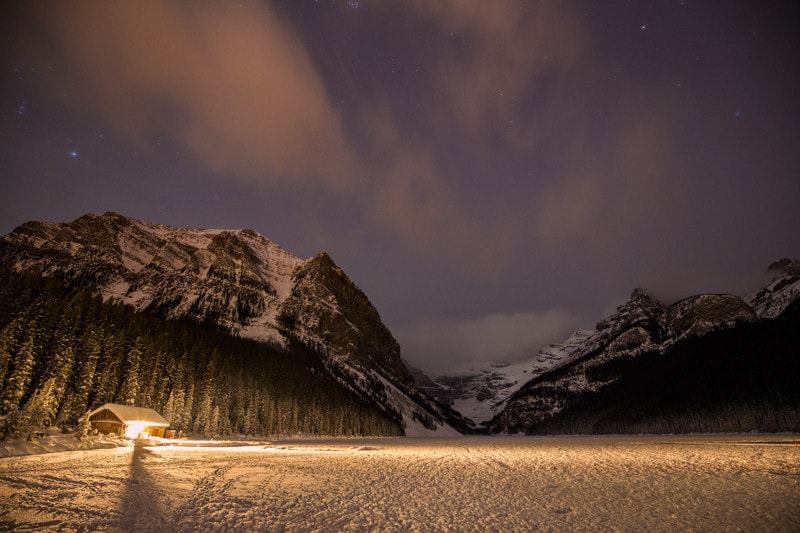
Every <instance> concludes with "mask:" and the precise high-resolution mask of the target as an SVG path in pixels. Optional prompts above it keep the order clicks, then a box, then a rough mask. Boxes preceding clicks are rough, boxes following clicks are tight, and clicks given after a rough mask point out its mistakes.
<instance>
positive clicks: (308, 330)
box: [0, 213, 451, 433]
mask: <svg viewBox="0 0 800 533" xmlns="http://www.w3.org/2000/svg"><path fill="white" fill-rule="evenodd" d="M2 259H7V260H12V261H13V263H14V266H15V269H16V270H18V271H27V270H31V269H36V270H38V271H40V272H41V273H43V274H44V275H45V276H48V277H52V278H55V279H58V280H60V281H62V282H64V283H65V284H66V285H67V286H70V287H87V286H88V287H95V288H96V290H97V291H98V293H99V294H100V295H101V296H102V297H103V299H104V300H107V301H113V302H120V303H124V304H128V305H131V306H133V307H134V308H135V309H136V310H138V311H143V312H147V313H150V314H154V315H157V316H162V317H165V318H167V319H186V320H191V321H193V322H197V323H201V324H209V325H214V326H218V327H221V328H223V329H224V330H226V331H228V332H230V333H231V334H234V335H237V336H240V337H244V338H248V339H253V340H256V341H262V342H270V343H274V344H277V345H279V346H283V347H287V346H289V345H291V344H292V343H294V342H300V343H302V344H304V345H306V346H309V347H311V348H313V349H314V350H317V351H318V352H320V353H321V354H322V358H323V361H324V363H325V368H326V370H327V371H328V372H330V374H331V375H332V376H334V377H335V379H337V380H339V381H340V382H341V383H342V384H343V385H344V386H346V387H348V388H350V389H351V390H353V391H354V392H355V393H357V394H358V395H360V396H361V397H363V398H365V399H367V400H369V401H371V402H374V403H375V404H376V405H379V406H381V407H382V408H383V409H386V410H387V412H390V413H397V415H398V416H400V417H402V419H403V424H404V425H405V427H406V428H408V430H409V431H411V432H412V433H418V432H425V431H435V430H436V429H437V428H440V429H442V430H445V431H451V429H450V428H448V427H446V424H444V423H443V420H442V410H441V406H434V405H431V404H430V403H429V402H428V401H427V400H426V399H425V397H424V396H422V395H421V394H420V393H419V391H418V390H417V389H416V387H415V386H414V383H413V380H412V378H411V375H410V374H409V372H408V369H407V368H406V367H405V365H404V364H403V363H402V361H401V359H400V347H399V345H398V344H397V342H396V341H395V339H394V338H393V337H392V335H391V333H390V332H389V330H388V329H387V328H386V327H385V326H384V325H383V323H382V322H381V320H380V316H379V314H378V312H377V310H375V308H374V307H373V306H372V305H371V303H370V302H369V300H368V299H367V297H366V295H364V293H363V292H362V291H361V290H360V289H358V287H357V286H356V285H355V284H354V283H353V282H352V281H351V280H350V279H349V278H348V277H347V276H346V275H345V274H344V272H343V271H342V270H341V269H340V268H339V267H337V266H336V265H335V263H334V262H333V260H332V259H331V258H330V257H329V256H328V255H327V254H324V253H323V254H319V255H317V256H315V257H312V258H310V259H307V260H302V259H300V258H297V257H295V256H293V255H292V254H290V253H288V252H286V251H285V250H283V249H281V248H280V247H279V246H277V245H276V244H274V243H272V242H271V241H270V240H268V239H266V238H265V237H263V236H261V235H259V234H257V233H256V232H254V231H252V230H210V229H183V228H174V227H170V226H165V225H161V224H154V223H148V222H141V221H138V220H133V219H130V218H127V217H124V216H121V215H118V214H116V213H106V214H104V215H92V214H90V215H85V216H83V217H80V218H79V219H77V220H75V221H73V222H71V223H60V224H54V223H47V222H28V223H26V224H23V225H22V226H20V227H19V228H17V229H16V230H14V232H12V233H11V234H9V235H7V236H5V237H3V238H2V239H0V260H2Z"/></svg>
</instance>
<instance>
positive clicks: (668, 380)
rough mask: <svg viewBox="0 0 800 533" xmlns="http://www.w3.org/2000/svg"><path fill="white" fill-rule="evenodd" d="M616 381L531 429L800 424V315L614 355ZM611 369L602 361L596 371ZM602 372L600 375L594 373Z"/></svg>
mask: <svg viewBox="0 0 800 533" xmlns="http://www.w3.org/2000/svg"><path fill="white" fill-rule="evenodd" d="M614 365H615V368H614V369H613V374H614V375H621V376H622V377H620V378H619V379H618V380H616V381H615V382H614V383H612V384H610V385H608V386H606V387H603V388H602V389H600V390H598V391H596V392H593V393H587V394H585V395H584V396H583V397H582V398H580V399H579V400H578V401H576V402H575V403H574V404H573V405H572V406H571V407H570V408H568V409H566V410H565V411H562V412H561V413H559V414H558V415H556V416H554V417H553V418H552V419H549V420H546V421H543V422H540V423H538V424H535V425H533V426H523V427H514V428H512V430H516V431H524V432H526V433H529V434H637V433H641V434H685V433H745V432H797V431H800V387H798V376H800V314H798V313H787V314H785V315H784V316H783V317H782V318H779V319H775V320H764V321H760V322H757V323H752V324H741V325H739V326H738V327H736V328H734V329H731V330H724V331H718V332H714V333H711V334H709V335H706V336H704V337H700V338H693V339H689V340H686V341H682V342H679V343H676V344H674V345H672V346H671V347H669V348H668V349H667V350H666V352H665V353H663V354H662V353H658V352H651V353H646V354H642V355H639V356H637V357H636V358H625V359H624V360H617V361H614ZM608 370H609V369H603V368H599V369H598V370H597V371H598V372H604V371H608ZM591 377H592V378H598V377H599V376H591Z"/></svg>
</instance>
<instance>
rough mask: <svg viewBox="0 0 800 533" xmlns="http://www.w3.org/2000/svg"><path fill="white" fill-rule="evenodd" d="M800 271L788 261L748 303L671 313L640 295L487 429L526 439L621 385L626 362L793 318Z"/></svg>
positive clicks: (688, 306)
mask: <svg viewBox="0 0 800 533" xmlns="http://www.w3.org/2000/svg"><path fill="white" fill-rule="evenodd" d="M798 265H800V263H798V262H792V261H788V260H787V262H786V263H784V264H783V265H782V266H781V269H780V271H777V272H776V273H777V274H778V275H777V276H776V278H775V279H773V280H772V281H771V282H770V283H769V284H768V285H767V286H766V287H764V288H763V289H761V290H760V291H758V292H756V293H755V294H753V295H750V296H748V297H747V298H746V299H743V298H740V297H738V296H734V295H730V294H700V295H695V296H691V297H689V298H685V299H682V300H680V301H677V302H675V303H673V304H671V305H669V306H665V305H663V304H661V303H660V302H658V301H656V300H655V299H654V298H652V297H651V296H649V295H648V294H647V293H646V292H644V291H642V290H640V289H636V290H634V291H633V293H632V294H631V297H630V299H629V300H628V301H627V302H626V303H624V304H623V305H621V306H619V307H618V308H617V311H616V313H614V314H612V315H611V316H609V317H607V318H605V319H603V320H601V321H600V322H598V324H597V326H596V328H595V330H594V331H593V332H590V333H588V334H587V332H580V341H579V342H577V343H572V342H571V340H572V339H570V340H568V341H567V343H568V344H570V345H571V348H570V349H568V350H565V351H566V352H567V353H568V355H567V356H566V357H564V358H562V359H561V360H559V361H558V362H556V363H555V364H553V365H552V366H551V367H550V368H548V369H546V370H545V371H544V372H541V373H540V374H538V375H535V376H532V379H531V380H530V381H528V382H527V383H525V384H524V385H523V386H521V387H520V388H519V389H518V390H517V391H515V392H514V393H513V394H511V395H510V396H509V397H508V398H507V400H506V401H505V402H503V404H501V407H502V409H501V410H500V411H499V412H498V414H497V416H496V417H495V418H494V419H493V420H492V421H491V422H490V423H489V424H487V426H488V429H489V430H490V432H516V431H528V430H530V429H531V428H535V427H536V426H537V424H540V423H542V422H545V421H547V420H550V419H552V418H553V417H556V416H557V415H559V413H561V412H562V411H565V410H568V409H569V408H570V407H572V406H574V405H577V404H578V403H580V402H581V401H582V400H583V399H584V398H586V397H588V395H591V394H594V393H597V392H598V391H601V390H602V389H604V388H605V387H608V386H609V385H611V384H613V383H615V382H616V381H617V380H619V379H620V378H622V377H623V375H624V373H625V371H626V370H625V369H626V368H627V366H628V365H627V363H626V360H632V359H635V358H637V357H639V356H641V355H642V354H664V353H665V352H666V351H667V350H670V349H671V348H672V347H680V346H683V345H684V344H688V343H689V342H691V341H692V340H693V339H699V338H702V337H705V336H707V335H710V334H712V333H715V332H722V331H726V330H734V329H736V328H739V327H740V326H742V325H746V324H752V323H756V322H759V321H763V320H767V321H768V320H771V319H774V318H778V317H781V316H783V315H784V314H786V313H789V312H792V310H793V309H794V308H795V307H797V306H798V302H800V290H799V288H800V276H798V270H799V269H798ZM773 271H774V272H775V270H774V269H773ZM555 347H556V348H557V347H558V345H555ZM550 349H552V347H551V348H550Z"/></svg>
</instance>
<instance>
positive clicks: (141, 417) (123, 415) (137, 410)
mask: <svg viewBox="0 0 800 533" xmlns="http://www.w3.org/2000/svg"><path fill="white" fill-rule="evenodd" d="M103 409H108V410H109V411H111V412H112V413H114V416H116V417H117V418H119V419H120V421H122V423H123V424H125V423H128V422H147V424H148V425H150V426H164V427H168V426H169V422H167V421H166V420H165V419H164V417H162V416H161V415H160V414H158V413H157V412H156V411H155V410H154V409H150V408H149V407H136V406H135V405H121V404H118V403H104V404H103V405H101V406H100V407H98V408H97V409H95V410H94V411H92V412H90V413H89V418H91V417H92V416H93V415H95V414H97V413H99V412H100V411H102V410H103Z"/></svg>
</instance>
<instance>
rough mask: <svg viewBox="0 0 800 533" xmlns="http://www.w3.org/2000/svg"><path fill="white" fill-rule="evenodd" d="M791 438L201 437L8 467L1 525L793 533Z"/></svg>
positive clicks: (1, 473)
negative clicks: (242, 440) (239, 441)
mask: <svg viewBox="0 0 800 533" xmlns="http://www.w3.org/2000/svg"><path fill="white" fill-rule="evenodd" d="M793 439H794V437H791V438H789V437H782V438H777V437H775V436H765V437H758V436H752V435H748V436H746V437H715V438H714V437H711V438H709V437H693V438H688V437H684V438H681V437H655V438H653V437H628V438H624V437H623V438H620V437H607V438H594V437H591V438H590V437H583V438H581V437H578V438H569V439H568V438H529V437H504V438H486V437H484V438H471V437H470V438H458V439H430V438H428V439H409V438H405V439H402V438H398V439H352V440H307V441H293V442H289V441H281V442H273V443H262V444H254V443H249V445H245V446H239V447H236V443H213V442H204V443H185V444H186V445H185V446H159V447H146V446H141V445H140V446H137V447H136V448H119V449H115V450H94V451H77V452H66V453H53V454H47V455H38V456H29V457H11V458H6V459H0V530H7V529H10V530H14V529H19V530H23V529H24V530H65V531H75V530H84V531H86V530H92V531H156V530H158V531H162V530H167V531H197V530H202V531H434V532H435V531H533V530H539V531H576V530H579V531H687V530H700V531H735V530H744V531H798V530H800V490H798V489H800V486H799V485H798V482H800V448H798V447H796V446H794V444H793ZM764 440H766V441H769V442H765V441H764ZM192 446H194V447H192ZM214 446H219V447H214Z"/></svg>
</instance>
